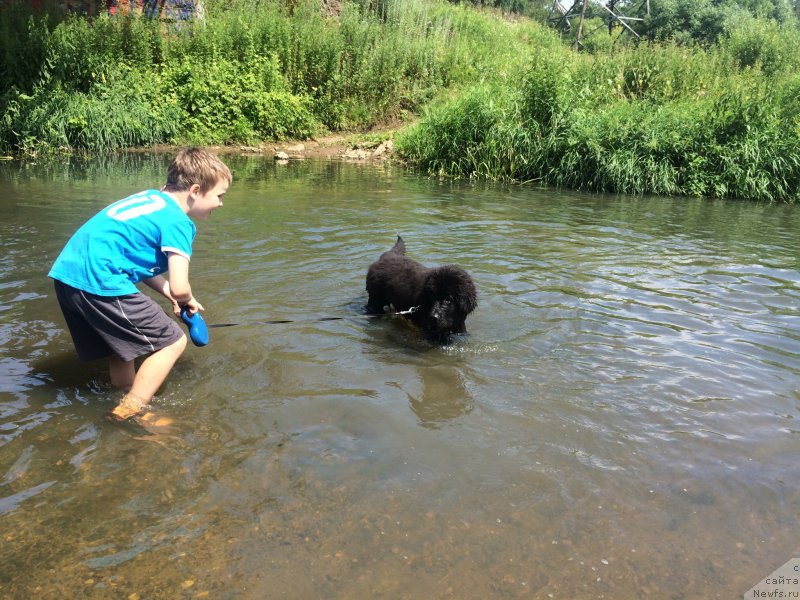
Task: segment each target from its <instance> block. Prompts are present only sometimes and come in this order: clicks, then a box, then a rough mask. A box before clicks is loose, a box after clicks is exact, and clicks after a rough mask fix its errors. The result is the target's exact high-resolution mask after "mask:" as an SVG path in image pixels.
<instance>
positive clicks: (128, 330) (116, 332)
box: [55, 280, 183, 361]
mask: <svg viewBox="0 0 800 600" xmlns="http://www.w3.org/2000/svg"><path fill="white" fill-rule="evenodd" d="M55 286H56V297H57V298H58V303H59V304H60V305H61V312H63V313H64V319H66V321H67V327H68V328H69V332H70V335H72V341H73V343H74V344H75V349H76V350H77V351H78V357H79V358H80V359H81V360H85V361H90V360H97V359H98V358H106V357H109V356H111V355H112V354H116V355H117V356H118V357H120V358H121V359H122V360H124V361H129V360H133V359H134V358H137V357H139V356H143V355H145V354H151V353H153V352H155V351H156V350H161V349H162V348H166V347H167V346H170V345H172V344H174V343H175V342H177V341H178V340H179V339H180V338H181V336H183V330H182V329H181V328H180V326H179V325H178V323H177V322H176V321H175V319H173V318H172V317H171V316H170V315H168V314H167V313H166V312H164V309H163V308H161V307H160V306H159V305H158V304H157V303H156V302H155V301H154V300H153V299H152V298H150V297H149V296H147V295H145V294H143V293H141V292H140V293H137V294H129V295H127V296H96V295H95V294H90V293H88V292H84V291H82V290H78V289H75V288H74V287H71V286H69V285H67V284H65V283H62V282H61V281H58V280H56V281H55Z"/></svg>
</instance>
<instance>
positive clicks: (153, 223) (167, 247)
mask: <svg viewBox="0 0 800 600" xmlns="http://www.w3.org/2000/svg"><path fill="white" fill-rule="evenodd" d="M196 231H197V229H196V228H195V226H194V223H192V220H191V219H190V218H189V217H188V216H187V215H186V213H184V212H183V209H182V208H181V207H180V206H179V205H178V203H177V201H176V200H175V199H173V198H172V197H170V196H169V195H167V194H165V193H163V192H159V191H158V190H147V191H144V192H140V193H138V194H134V195H133V196H129V197H128V198H125V199H124V200H120V201H119V202H115V203H114V204H112V205H110V206H107V207H106V208H104V209H103V210H101V211H100V212H99V213H97V214H96V215H95V216H94V217H92V218H91V219H89V220H88V221H87V222H86V223H84V225H83V226H82V227H81V228H80V229H78V231H76V232H75V234H74V235H73V236H72V237H71V238H70V240H69V241H68V242H67V245H66V246H65V247H64V249H63V250H62V251H61V254H60V255H59V256H58V258H57V259H56V262H55V263H54V264H53V268H52V269H50V273H49V275H50V277H52V278H53V279H58V280H59V281H63V282H64V283H66V284H67V285H71V286H72V287H74V288H77V289H79V290H83V291H85V292H89V293H91V294H96V295H98V296H124V295H126V294H135V293H136V292H138V291H139V290H138V289H137V288H136V283H138V282H139V281H142V280H143V279H149V278H150V277H154V276H155V275H158V274H159V273H162V272H165V271H166V270H167V254H166V253H167V252H176V253H178V254H180V255H182V256H185V257H186V258H187V259H188V258H190V257H191V255H192V242H193V241H194V236H195V233H196Z"/></svg>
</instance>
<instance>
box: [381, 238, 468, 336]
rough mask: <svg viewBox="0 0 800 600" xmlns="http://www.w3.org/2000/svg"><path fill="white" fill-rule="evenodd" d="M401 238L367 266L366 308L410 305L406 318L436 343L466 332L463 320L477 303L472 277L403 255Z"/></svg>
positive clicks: (405, 307)
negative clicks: (427, 264) (425, 263)
mask: <svg viewBox="0 0 800 600" xmlns="http://www.w3.org/2000/svg"><path fill="white" fill-rule="evenodd" d="M405 253H406V245H405V242H403V238H401V237H400V236H399V235H398V236H397V242H395V244H394V247H393V248H392V249H391V250H389V251H388V252H384V253H383V254H381V256H380V258H379V259H378V260H376V261H375V262H374V263H372V264H371V265H370V266H369V269H368V270H367V293H368V294H369V300H368V301H367V310H368V311H369V312H371V313H375V314H380V313H383V312H389V311H391V310H392V309H393V310H395V311H398V312H403V311H407V310H411V309H414V310H413V312H412V313H410V314H409V315H407V317H408V319H409V320H410V321H411V322H412V323H414V324H415V325H416V326H417V327H419V328H420V329H421V330H422V331H423V332H424V333H425V334H426V335H427V336H428V337H430V338H432V339H433V340H435V341H437V342H440V343H447V342H448V341H450V335H451V334H454V333H466V331H467V329H466V327H465V326H464V321H466V319H467V315H468V314H469V313H471V312H472V311H473V310H475V307H476V306H477V305H478V294H477V292H476V290H475V284H474V283H473V281H472V278H471V277H470V276H469V274H467V272H466V271H465V270H464V269H461V268H460V267H455V266H452V265H446V266H443V267H434V268H428V267H425V266H423V265H421V264H419V263H418V262H417V261H415V260H411V259H410V258H408V257H406V255H405Z"/></svg>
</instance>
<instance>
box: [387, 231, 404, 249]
mask: <svg viewBox="0 0 800 600" xmlns="http://www.w3.org/2000/svg"><path fill="white" fill-rule="evenodd" d="M389 252H394V253H395V254H405V253H406V243H405V242H404V241H403V238H401V237H400V234H399V233H398V234H397V241H396V242H395V243H394V246H392V249H391V250H389Z"/></svg>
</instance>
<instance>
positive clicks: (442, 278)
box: [413, 265, 478, 343]
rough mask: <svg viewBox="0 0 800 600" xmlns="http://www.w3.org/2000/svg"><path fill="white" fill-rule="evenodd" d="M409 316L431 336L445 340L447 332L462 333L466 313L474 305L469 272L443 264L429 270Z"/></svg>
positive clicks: (476, 295)
mask: <svg viewBox="0 0 800 600" xmlns="http://www.w3.org/2000/svg"><path fill="white" fill-rule="evenodd" d="M421 298H422V304H421V305H420V307H419V309H418V310H417V312H416V313H415V315H414V316H415V317H416V318H414V319H413V320H414V321H415V322H416V323H417V324H418V325H419V326H420V327H421V328H422V329H423V330H424V331H425V332H426V333H427V334H428V335H429V336H430V337H432V338H433V339H435V340H436V341H438V342H442V343H446V342H447V341H449V339H450V336H451V334H454V333H466V331H467V328H466V326H465V321H466V319H467V315H469V313H471V312H472V311H473V310H475V307H477V306H478V293H477V291H476V290H475V284H474V283H473V281H472V278H471V277H470V276H469V274H468V273H467V272H466V271H465V270H464V269H462V268H460V267H455V266H452V265H447V266H444V267H437V268H434V269H431V270H430V273H429V274H428V277H427V279H426V280H425V287H424V291H423V293H422V294H421Z"/></svg>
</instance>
